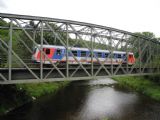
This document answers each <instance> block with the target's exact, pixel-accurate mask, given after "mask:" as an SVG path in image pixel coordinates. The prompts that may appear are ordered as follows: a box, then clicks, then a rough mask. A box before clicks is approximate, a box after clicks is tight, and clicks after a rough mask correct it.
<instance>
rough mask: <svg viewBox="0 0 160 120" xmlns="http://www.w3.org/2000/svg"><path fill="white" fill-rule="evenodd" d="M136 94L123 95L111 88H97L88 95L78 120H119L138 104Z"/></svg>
mask: <svg viewBox="0 0 160 120" xmlns="http://www.w3.org/2000/svg"><path fill="white" fill-rule="evenodd" d="M137 100H138V98H137V96H136V95H135V94H130V93H123V92H120V91H116V90H114V89H113V88H110V87H104V88H95V89H94V90H92V91H90V92H89V93H88V97H87V99H86V101H85V103H84V104H83V105H82V107H81V109H80V112H79V115H78V118H80V119H81V120H85V119H86V120H93V119H101V118H105V117H109V118H111V117H114V116H116V117H117V118H119V117H120V116H123V115H124V114H126V112H129V111H128V106H129V107H130V110H132V109H131V108H132V107H133V106H134V104H135V103H136V102H137Z"/></svg>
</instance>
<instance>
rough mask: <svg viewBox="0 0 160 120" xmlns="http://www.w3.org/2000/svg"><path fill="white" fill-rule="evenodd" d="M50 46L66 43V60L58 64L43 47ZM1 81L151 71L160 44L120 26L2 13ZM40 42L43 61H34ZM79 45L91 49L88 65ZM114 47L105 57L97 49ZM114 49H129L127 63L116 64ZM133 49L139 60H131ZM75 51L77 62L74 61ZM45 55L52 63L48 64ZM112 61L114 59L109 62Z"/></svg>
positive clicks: (159, 63) (158, 64)
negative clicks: (35, 50) (80, 57)
mask: <svg viewBox="0 0 160 120" xmlns="http://www.w3.org/2000/svg"><path fill="white" fill-rule="evenodd" d="M44 45H57V46H64V48H65V49H66V53H65V58H66V62H65V63H62V62H60V61H58V62H56V63H54V62H53V61H52V60H51V59H50V58H49V57H48V56H47V54H46V53H45V52H44V51H43V46H44ZM0 46H1V47H0V58H1V65H0V80H1V81H3V82H2V83H16V82H20V83H21V82H22V83H23V82H28V81H29V82H33V81H59V80H79V79H95V78H97V77H99V76H114V75H123V74H125V75H131V74H150V73H158V72H159V71H160V60H159V59H160V54H159V52H160V43H159V42H158V40H156V39H149V38H145V37H143V36H139V35H137V34H133V33H130V32H127V31H123V30H118V29H115V28H110V27H105V26H100V25H95V24H89V23H83V22H76V21H70V20H62V19H55V18H46V17H36V16H24V15H14V14H4V13H0ZM34 47H37V48H38V50H40V51H41V52H40V61H39V63H35V62H33V61H32V59H31V58H32V54H33V52H34ZM74 47H80V48H85V49H87V50H88V51H89V53H90V55H89V57H90V63H88V64H84V63H83V62H81V61H82V60H81V61H80V59H79V58H78V57H77V56H76V55H75V53H73V52H72V49H73V48H74ZM95 49H101V50H108V51H109V52H110V54H109V55H108V56H107V57H105V59H101V58H100V57H98V56H97V55H95V53H94V52H93V50H95ZM114 51H123V52H126V56H125V59H126V61H127V63H126V64H123V63H122V62H121V63H118V64H117V65H115V62H116V61H115V59H113V56H114ZM130 52H133V54H134V56H135V59H136V62H135V63H134V64H133V65H129V64H128V59H129V58H128V54H129V53H130ZM70 56H73V57H72V60H73V61H74V62H75V64H71V62H70V58H69V57H70ZM43 58H45V59H46V61H47V62H48V64H44V61H43ZM106 61H109V62H110V64H107V65H106V64H105V63H106Z"/></svg>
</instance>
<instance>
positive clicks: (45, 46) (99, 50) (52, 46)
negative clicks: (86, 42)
mask: <svg viewBox="0 0 160 120" xmlns="http://www.w3.org/2000/svg"><path fill="white" fill-rule="evenodd" d="M40 46H41V45H40V44H38V47H40ZM43 48H59V49H65V47H64V46H58V45H43ZM68 48H69V49H70V48H71V49H72V50H82V51H89V49H88V48H80V47H68ZM94 51H95V52H106V53H109V52H110V51H109V50H101V49H94ZM113 53H119V54H126V52H124V51H113ZM128 53H129V54H133V53H132V52H128Z"/></svg>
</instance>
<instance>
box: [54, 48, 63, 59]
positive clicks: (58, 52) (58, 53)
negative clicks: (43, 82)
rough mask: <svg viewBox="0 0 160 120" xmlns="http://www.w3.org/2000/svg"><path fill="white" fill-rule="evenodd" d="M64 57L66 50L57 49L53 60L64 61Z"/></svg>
mask: <svg viewBox="0 0 160 120" xmlns="http://www.w3.org/2000/svg"><path fill="white" fill-rule="evenodd" d="M63 56H64V50H63V49H59V48H58V49H56V52H55V54H54V56H53V59H54V60H62V58H63Z"/></svg>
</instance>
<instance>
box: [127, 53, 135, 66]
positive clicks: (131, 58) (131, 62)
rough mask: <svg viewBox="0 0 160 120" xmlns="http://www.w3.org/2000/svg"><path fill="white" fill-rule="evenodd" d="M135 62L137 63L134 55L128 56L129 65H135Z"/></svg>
mask: <svg viewBox="0 0 160 120" xmlns="http://www.w3.org/2000/svg"><path fill="white" fill-rule="evenodd" d="M134 61H135V60H134V56H133V54H129V55H128V63H129V64H133V63H134Z"/></svg>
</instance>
